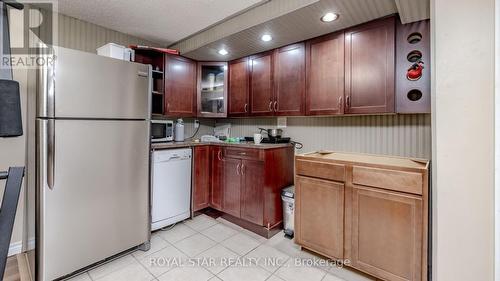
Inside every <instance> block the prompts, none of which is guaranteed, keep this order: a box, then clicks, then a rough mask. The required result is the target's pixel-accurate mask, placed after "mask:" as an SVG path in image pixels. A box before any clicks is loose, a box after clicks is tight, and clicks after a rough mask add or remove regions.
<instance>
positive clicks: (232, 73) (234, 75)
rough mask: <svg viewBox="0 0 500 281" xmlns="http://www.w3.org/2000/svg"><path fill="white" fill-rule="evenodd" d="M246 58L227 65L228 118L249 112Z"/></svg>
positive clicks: (248, 79)
mask: <svg viewBox="0 0 500 281" xmlns="http://www.w3.org/2000/svg"><path fill="white" fill-rule="evenodd" d="M249 81H250V77H249V67H248V58H243V59H239V60H236V61H232V62H230V63H229V116H235V117H237V116H246V115H248V113H249V112H250V104H249V93H248V89H249V87H250V83H249Z"/></svg>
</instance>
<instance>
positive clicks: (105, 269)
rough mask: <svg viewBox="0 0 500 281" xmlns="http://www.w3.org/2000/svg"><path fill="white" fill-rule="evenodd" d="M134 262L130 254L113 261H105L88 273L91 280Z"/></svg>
mask: <svg viewBox="0 0 500 281" xmlns="http://www.w3.org/2000/svg"><path fill="white" fill-rule="evenodd" d="M134 262H135V259H134V258H133V257H132V256H131V255H126V256H124V257H121V258H119V259H116V260H114V261H110V262H108V263H105V264H103V265H101V266H99V267H97V268H95V269H92V270H91V271H89V274H90V277H91V278H92V279H93V280H97V279H99V278H101V277H104V276H105V275H108V274H110V273H112V272H114V271H116V270H119V269H121V268H123V267H125V266H127V265H129V264H132V263H134Z"/></svg>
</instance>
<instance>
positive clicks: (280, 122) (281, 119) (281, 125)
mask: <svg viewBox="0 0 500 281" xmlns="http://www.w3.org/2000/svg"><path fill="white" fill-rule="evenodd" d="M276 123H277V124H276V125H277V127H278V128H286V117H278V120H277V122H276Z"/></svg>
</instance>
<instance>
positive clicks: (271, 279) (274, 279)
mask: <svg viewBox="0 0 500 281" xmlns="http://www.w3.org/2000/svg"><path fill="white" fill-rule="evenodd" d="M266 281H285V280H283V279H281V278H279V277H278V276H276V275H271V276H270V277H269V278H267V279H266Z"/></svg>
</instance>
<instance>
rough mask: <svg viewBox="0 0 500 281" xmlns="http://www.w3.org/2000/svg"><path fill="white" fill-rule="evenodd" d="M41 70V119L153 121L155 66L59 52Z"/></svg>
mask: <svg viewBox="0 0 500 281" xmlns="http://www.w3.org/2000/svg"><path fill="white" fill-rule="evenodd" d="M55 54H56V59H55V64H53V65H48V66H43V67H42V68H40V69H39V70H38V87H37V88H38V91H39V92H38V97H39V99H38V102H37V104H38V108H37V116H38V117H45V118H79V119H87V118H89V119H90V118H92V119H149V118H150V99H151V95H150V92H151V90H150V88H151V79H150V76H151V66H149V65H145V64H139V63H133V62H126V61H122V60H118V59H113V58H108V57H103V56H98V55H94V54H90V53H86V52H81V51H76V50H70V49H65V48H60V47H59V48H56V52H55Z"/></svg>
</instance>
